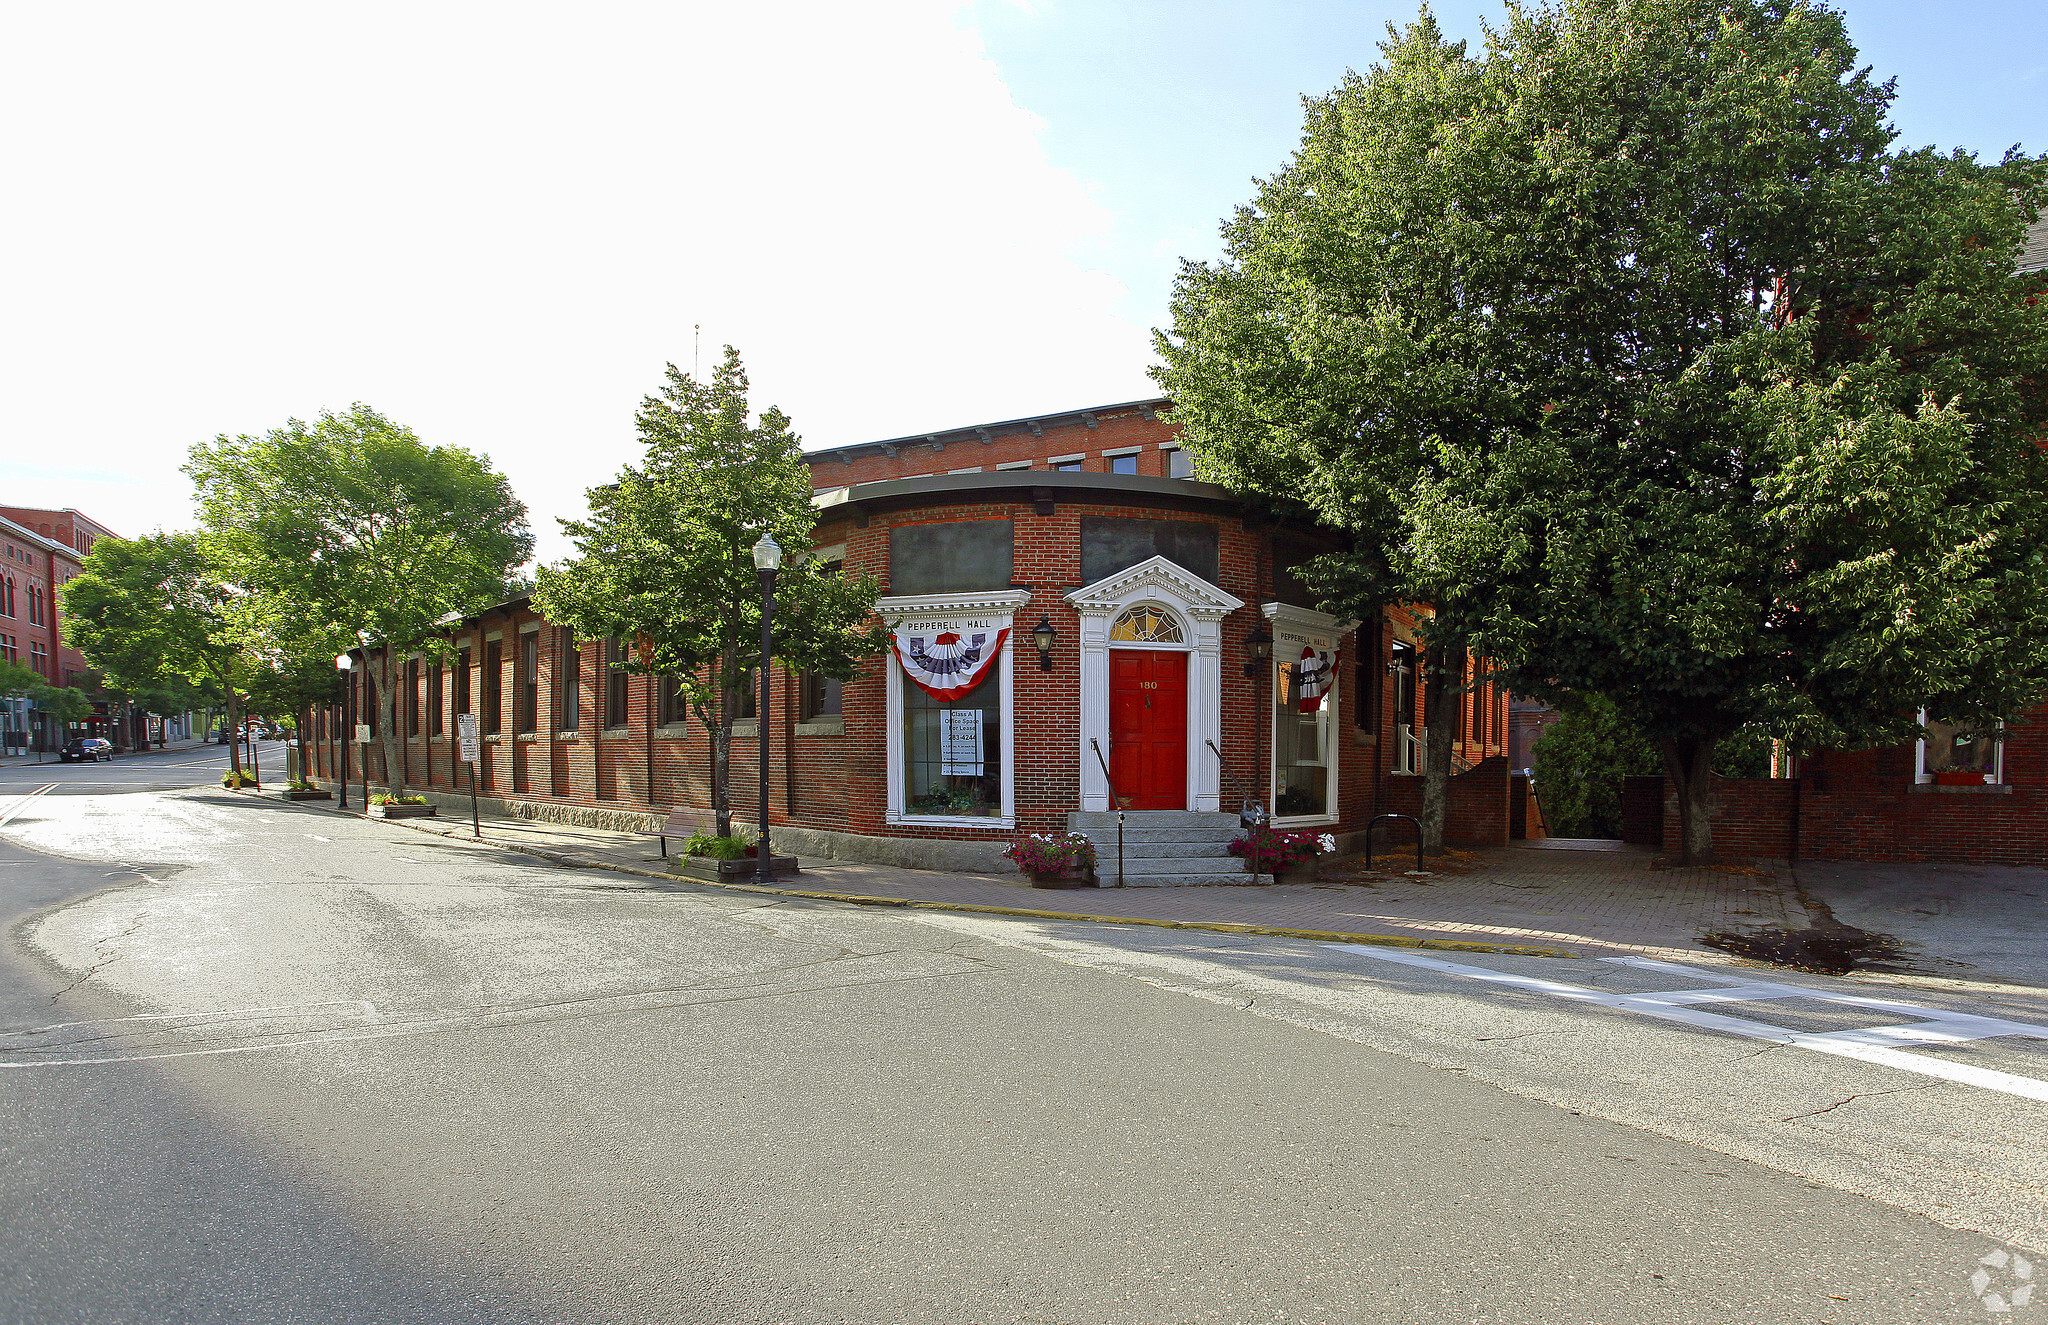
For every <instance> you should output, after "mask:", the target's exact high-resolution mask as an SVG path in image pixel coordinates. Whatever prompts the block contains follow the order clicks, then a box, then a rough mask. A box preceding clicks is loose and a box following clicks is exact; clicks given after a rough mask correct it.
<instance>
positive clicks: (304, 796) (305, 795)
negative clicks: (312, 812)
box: [277, 789, 419, 809]
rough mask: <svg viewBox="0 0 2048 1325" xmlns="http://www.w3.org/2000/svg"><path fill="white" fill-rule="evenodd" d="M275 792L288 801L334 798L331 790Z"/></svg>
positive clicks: (327, 799)
mask: <svg viewBox="0 0 2048 1325" xmlns="http://www.w3.org/2000/svg"><path fill="white" fill-rule="evenodd" d="M277 794H278V795H279V796H280V797H282V798H283V799H285V800H288V801H331V800H333V799H334V793H333V792H331V791H318V790H315V791H291V790H289V789H288V790H285V791H280V792H278V793H277ZM412 808H414V809H418V808H419V807H418V806H414V807H412Z"/></svg>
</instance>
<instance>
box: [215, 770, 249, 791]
mask: <svg viewBox="0 0 2048 1325" xmlns="http://www.w3.org/2000/svg"><path fill="white" fill-rule="evenodd" d="M220 784H221V785H222V786H223V787H226V788H227V789H228V790H229V791H240V790H241V789H242V788H244V787H253V786H255V785H256V775H255V774H254V773H232V772H230V773H223V774H221V775H220Z"/></svg>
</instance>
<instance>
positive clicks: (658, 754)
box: [313, 400, 1509, 883]
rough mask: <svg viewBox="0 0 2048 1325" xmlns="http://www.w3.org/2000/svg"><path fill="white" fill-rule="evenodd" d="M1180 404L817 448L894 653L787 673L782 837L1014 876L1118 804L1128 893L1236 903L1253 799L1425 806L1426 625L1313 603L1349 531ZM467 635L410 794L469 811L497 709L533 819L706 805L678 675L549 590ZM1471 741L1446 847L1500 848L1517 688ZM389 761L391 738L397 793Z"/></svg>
mask: <svg viewBox="0 0 2048 1325" xmlns="http://www.w3.org/2000/svg"><path fill="white" fill-rule="evenodd" d="M1165 405H1166V402H1164V401H1160V400H1151V401H1138V402H1131V403H1127V404H1122V405H1112V406H1105V407H1102V408H1099V409H1092V410H1082V411H1074V412H1070V413H1064V414H1057V415H1047V416H1043V417H1039V418H1030V419H1013V420H1005V421H1001V422H996V423H989V424H982V425H976V426H973V427H968V428H960V429H952V430H949V431H945V432H941V433H932V434H925V435H920V436H916V437H907V438H895V439H891V440H887V441H880V442H872V443H863V444H859V445H855V446H847V447H839V448H835V449H832V450H827V451H821V452H815V453H813V454H811V455H810V456H808V457H807V459H808V460H809V463H810V466H811V471H812V474H813V478H814V483H815V487H816V489H817V493H818V496H817V509H818V527H817V539H818V543H819V547H820V554H821V555H823V556H825V557H827V558H829V559H831V560H832V561H835V562H838V563H839V564H841V565H843V566H845V567H846V568H847V569H848V570H849V571H856V572H858V571H865V572H869V573H872V574H874V575H875V576H876V577H877V579H879V580H880V581H881V582H882V584H883V585H884V586H885V587H884V593H883V596H882V598H881V600H880V601H879V603H878V604H877V610H878V612H879V614H880V615H881V617H882V619H883V622H884V624H885V625H886V626H888V627H889V629H890V630H891V632H892V639H893V640H894V646H895V651H894V652H893V653H892V654H891V655H890V656H888V657H886V658H883V659H878V660H876V661H875V662H874V663H873V664H872V665H870V666H869V667H868V668H867V669H866V670H865V671H864V672H863V673H862V674H861V675H860V676H859V677H857V678H856V679H854V680H852V681H849V682H847V683H845V685H843V686H841V685H839V684H837V683H834V682H826V681H823V680H819V679H816V678H808V677H803V676H792V675H788V674H785V673H784V672H783V671H782V669H779V668H777V669H775V670H774V671H773V673H772V677H771V685H772V687H773V692H774V696H775V700H774V709H773V712H772V713H771V715H770V724H769V730H768V732H767V733H766V745H767V754H768V759H769V772H770V785H771V794H770V798H769V804H768V806H767V808H766V813H767V815H768V817H769V820H770V822H771V824H772V825H773V829H774V832H775V834H776V840H777V842H778V843H779V844H781V845H782V846H784V847H785V848H787V849H791V850H794V851H796V852H797V853H798V854H801V855H808V856H813V857H819V856H823V857H840V858H851V859H868V860H878V861H893V862H898V863H903V864H913V865H930V866H943V867H951V868H976V869H985V870H1007V869H1009V868H1010V866H1009V865H1008V862H1007V861H1005V860H1004V859H1003V858H1002V856H1001V852H1002V850H1003V848H1004V847H1006V846H1007V845H1008V844H1009V843H1010V842H1011V841H1012V840H1014V839H1015V838H1016V837H1017V836H1018V835H1019V834H1022V833H1028V832H1046V831H1065V830H1066V829H1068V828H1069V827H1074V828H1079V829H1082V830H1084V831H1091V832H1103V831H1104V830H1105V829H1106V826H1107V824H1108V823H1109V822H1110V821H1111V820H1113V818H1114V815H1113V809H1114V803H1115V800H1121V801H1122V802H1123V804H1124V806H1125V808H1126V809H1127V811H1128V812H1129V824H1128V828H1129V829H1130V830H1131V831H1135V832H1140V833H1142V834H1146V835H1149V836H1147V837H1146V838H1145V843H1144V844H1145V846H1146V847H1147V853H1146V854H1145V855H1143V856H1142V857H1139V856H1133V857H1132V858H1130V859H1127V861H1126V866H1127V876H1126V878H1127V881H1128V882H1131V883H1144V882H1158V883H1164V882H1175V883H1179V882H1190V881H1211V880H1215V881H1221V880H1224V879H1227V878H1231V877H1241V870H1240V869H1239V868H1238V864H1237V862H1236V861H1235V860H1233V859H1231V858H1229V857H1228V856H1226V855H1224V854H1223V852H1222V847H1221V842H1222V841H1223V840H1224V839H1227V837H1228V836H1230V835H1231V833H1232V832H1233V831H1234V826H1235V824H1236V822H1237V819H1236V815H1237V812H1238V810H1239V809H1240V808H1241V807H1242V806H1243V805H1244V803H1245V802H1246V801H1252V802H1255V803H1259V804H1262V805H1264V806H1267V807H1269V808H1270V810H1271V813H1272V815H1273V819H1274V822H1275V823H1276V825H1278V826H1280V827H1283V828H1294V829H1301V830H1307V831H1314V832H1318V833H1331V834H1334V835H1336V836H1338V837H1340V838H1354V837H1355V835H1357V834H1360V833H1362V832H1363V831H1364V830H1365V828H1366V826H1367V824H1368V823H1369V822H1370V821H1371V819H1372V818H1373V817H1374V816H1375V815H1377V814H1380V813H1384V812H1389V811H1395V812H1404V813H1414V812H1415V810H1416V809H1417V808H1418V807H1419V804H1420V799H1421V796H1420V782H1421V778H1420V748H1421V741H1420V736H1419V730H1420V727H1421V725H1422V721H1423V715H1422V714H1420V713H1419V711H1418V705H1417V703H1416V695H1415V690H1416V686H1415V676H1416V668H1415V666H1414V660H1415V652H1414V642H1415V641H1414V620H1413V619H1412V617H1411V616H1409V615H1408V614H1407V613H1405V612H1403V611H1400V610H1390V611H1388V612H1387V613H1385V614H1383V616H1382V618H1381V619H1380V620H1377V621H1372V622H1367V623H1359V622H1354V621H1345V620H1340V619H1337V618H1335V617H1331V616H1328V615H1326V614H1324V613H1321V612H1318V611H1316V610H1315V609H1314V607H1313V602H1314V598H1313V596H1312V595H1311V594H1310V593H1308V591H1307V590H1305V589H1304V588H1303V586H1302V585H1301V584H1300V582H1299V581H1298V580H1297V579H1296V578H1295V575H1294V573H1293V572H1294V570H1295V569H1296V568H1297V567H1299V566H1300V564H1301V563H1302V562H1303V561H1305V560H1307V559H1308V558H1310V557H1312V556H1315V555H1317V554H1318V553H1320V552H1324V551H1327V550H1330V549H1332V548H1335V547H1336V546H1337V545H1338V544H1337V542H1336V536H1335V535H1334V534H1332V533H1331V532H1330V531H1328V530H1325V529H1320V528H1318V527H1316V526H1315V525H1313V524H1312V523H1309V522H1305V521H1302V520H1300V519H1295V518H1289V517H1286V516H1283V515H1279V514H1276V513H1274V512H1273V511H1271V510H1268V509H1266V508H1264V507H1262V506H1259V505H1257V504H1253V503H1249V502H1247V501H1246V500H1245V499H1244V498H1242V497H1239V496H1236V495H1234V494H1232V493H1230V492H1228V491H1226V490H1224V489H1222V488H1219V487H1216V486H1214V485H1211V484H1206V483H1199V482H1196V481H1194V480H1193V479H1191V478H1189V477H1186V475H1187V474H1188V472H1189V468H1190V467H1189V466H1188V464H1187V460H1186V457H1185V456H1184V455H1183V454H1182V453H1181V451H1180V446H1179V442H1178V439H1177V436H1176V433H1175V431H1174V429H1173V428H1172V426H1171V425H1170V424H1168V423H1167V422H1166V421H1165V420H1164V419H1163V418H1162V417H1161V411H1162V410H1163V409H1164V408H1165ZM1041 627H1043V628H1044V630H1049V632H1050V646H1049V648H1047V649H1046V650H1045V651H1044V652H1043V653H1041V652H1040V650H1039V648H1038V647H1037V645H1036V643H1035V642H1034V634H1035V633H1041ZM450 640H451V642H452V644H453V645H454V647H455V648H456V649H457V650H458V658H457V663H456V665H455V666H454V667H453V668H442V667H437V666H435V665H433V664H432V662H431V661H430V660H428V659H424V658H420V657H414V658H410V659H407V660H406V661H405V663H404V675H405V678H406V679H405V682H404V686H405V690H404V697H403V702H402V704H401V709H402V710H403V711H404V716H403V717H402V718H401V723H402V725H403V726H404V727H405V729H406V730H405V732H404V737H405V745H404V755H403V758H404V760H405V767H404V769H403V770H402V772H403V773H404V777H405V781H406V782H407V783H408V784H409V785H413V786H416V787H418V788H419V789H421V790H423V791H428V792H445V793H453V792H456V791H458V790H460V788H461V785H462V783H461V772H462V770H461V769H459V768H458V767H457V766H456V765H455V764H454V763H453V761H452V752H453V745H452V742H451V739H450V738H451V737H452V735H453V733H454V720H453V715H454V714H456V713H459V712H465V711H475V712H477V713H479V714H480V717H481V726H482V729H483V731H484V733H485V735H484V739H483V745H484V748H483V759H482V762H481V765H480V767H479V769H478V775H479V777H480V779H481V786H480V789H481V790H482V792H483V793H484V794H485V795H488V796H491V797H493V798H495V799H497V800H500V801H503V802H505V803H507V804H508V805H511V806H515V807H517V808H518V812H520V813H526V814H532V815H536V816H542V817H565V818H582V819H595V820H597V821H604V822H614V823H626V822H629V821H630V822H635V823H638V822H641V821H643V820H644V819H645V818H646V817H648V816H649V815H651V814H658V813H662V812H665V811H666V810H667V809H668V808H669V807H670V806H674V805H684V806H693V807H699V808H705V807H708V805H709V791H710V768H711V760H710V748H709V741H708V738H707V737H706V735H705V733H704V732H703V731H702V729H701V727H698V726H692V725H686V724H685V723H684V721H683V715H682V714H680V713H678V712H675V711H673V705H672V703H669V702H665V697H664V690H663V687H661V686H660V684H659V682H658V679H657V678H650V677H638V676H628V675H626V674H624V673H618V672H612V671H609V670H608V669H607V668H606V667H605V666H604V665H603V664H604V661H605V659H606V656H607V650H608V649H610V648H611V647H612V646H610V645H607V644H605V643H603V642H599V641H590V640H578V639H574V638H571V637H570V636H569V635H568V634H567V633H566V632H565V631H563V630H561V629H560V628H558V627H556V626H554V625H552V624H551V623H549V622H546V621H544V620H542V619H540V618H539V617H538V616H537V615H536V614H535V613H534V612H533V611H532V609H531V605H530V603H529V602H528V601H527V600H524V599H519V600H515V601H513V602H510V603H506V604H503V605H500V606H499V607H496V608H493V609H491V610H490V611H488V612H486V613H484V614H482V615H481V616H479V617H476V618H473V619H471V620H468V621H465V622H463V623H461V624H460V626H459V627H457V628H455V629H453V630H452V631H451V634H450ZM1261 641H1263V642H1264V656H1256V654H1257V652H1258V646H1259V644H1260V642H1261ZM360 674H361V673H360V670H359V671H358V676H360ZM358 684H361V683H360V682H359V683H358ZM357 711H358V712H363V711H367V710H366V709H364V708H361V707H359V708H358V710H357ZM1446 720H1447V721H1453V722H1456V723H1457V724H1458V727H1459V740H1458V746H1457V750H1458V756H1457V757H1458V762H1459V767H1460V769H1461V770H1462V771H1461V772H1460V773H1459V775H1458V776H1457V777H1456V778H1454V780H1453V795H1452V807H1451V818H1450V836H1451V838H1452V839H1453V840H1454V841H1460V842H1466V843H1471V844H1482V845H1483V844H1491V843H1498V842H1504V841H1505V840H1506V839H1507V835H1508V831H1509V827H1508V825H1509V794H1508V793H1509V778H1508V774H1507V760H1506V757H1505V755H1506V742H1507V737H1508V733H1507V703H1506V697H1505V696H1504V695H1502V694H1499V693H1496V692H1495V691H1494V690H1493V689H1492V687H1490V686H1487V685H1484V684H1482V685H1481V686H1479V687H1478V688H1477V690H1476V692H1475V693H1472V694H1469V695H1467V696H1465V697H1463V698H1462V699H1461V700H1460V701H1458V702H1457V704H1456V708H1455V710H1454V711H1453V712H1451V713H1449V714H1447V715H1446ZM342 734H343V733H342V732H341V731H340V727H339V715H338V714H329V715H325V716H323V717H322V718H321V719H320V720H319V721H317V722H316V725H315V731H314V733H313V736H314V738H315V744H316V753H315V756H314V757H315V767H316V769H318V770H319V771H321V772H322V773H324V774H328V775H330V776H331V774H332V772H333V771H334V770H335V769H337V768H338V767H339V763H338V760H339V758H340V757H341V750H342V747H343V745H344V743H343V742H342V741H340V740H339V739H338V738H339V737H340V736H341V735H342ZM734 736H735V739H734V740H733V743H732V752H733V767H732V778H733V787H734V800H735V811H736V813H737V814H738V816H739V817H741V818H742V819H749V820H751V819H752V818H753V816H754V815H756V814H758V813H759V811H758V809H757V808H756V807H754V806H752V805H749V804H747V802H748V801H749V800H751V799H752V788H753V787H754V786H755V785H756V780H757V774H758V768H759V765H758V763H757V762H756V761H757V760H758V759H759V757H760V750H761V745H762V741H763V734H762V732H761V730H760V725H759V723H758V721H757V720H755V719H753V718H752V717H751V716H749V717H743V718H742V719H741V720H740V721H739V722H738V723H737V724H736V727H735V733H734ZM381 758H382V756H381V754H380V753H379V752H378V751H376V750H375V749H374V748H373V749H372V751H371V759H372V761H373V764H372V773H371V776H372V778H373V780H374V779H376V778H378V777H380V776H381V775H382V769H381V767H380V764H381ZM1112 786H1114V790H1115V798H1114V800H1113V798H1112V792H1111V788H1112ZM1105 868H1106V867H1105Z"/></svg>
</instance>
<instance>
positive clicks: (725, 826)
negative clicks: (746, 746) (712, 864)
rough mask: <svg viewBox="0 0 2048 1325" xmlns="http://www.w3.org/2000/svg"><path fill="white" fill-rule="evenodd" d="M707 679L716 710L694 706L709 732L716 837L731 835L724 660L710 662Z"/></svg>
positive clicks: (729, 722)
mask: <svg viewBox="0 0 2048 1325" xmlns="http://www.w3.org/2000/svg"><path fill="white" fill-rule="evenodd" d="M710 675H711V679H712V681H713V683H714V684H716V685H717V686H718V699H717V707H716V708H714V707H712V706H711V705H708V704H699V705H697V718H698V720H699V721H701V722H702V723H703V724H704V729H705V730H706V731H708V732H710V733H711V813H712V816H713V817H714V818H715V819H716V821H717V823H718V836H720V837H731V836H732V692H731V690H729V689H728V688H727V687H726V685H725V659H724V658H723V657H720V658H715V659H713V660H712V663H711V673H710Z"/></svg>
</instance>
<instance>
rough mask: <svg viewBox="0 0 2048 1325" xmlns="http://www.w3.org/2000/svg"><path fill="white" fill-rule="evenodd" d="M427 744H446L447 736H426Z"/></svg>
mask: <svg viewBox="0 0 2048 1325" xmlns="http://www.w3.org/2000/svg"><path fill="white" fill-rule="evenodd" d="M427 744H428V745H446V744H448V738H447V737H445V736H429V737H428V738H427Z"/></svg>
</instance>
